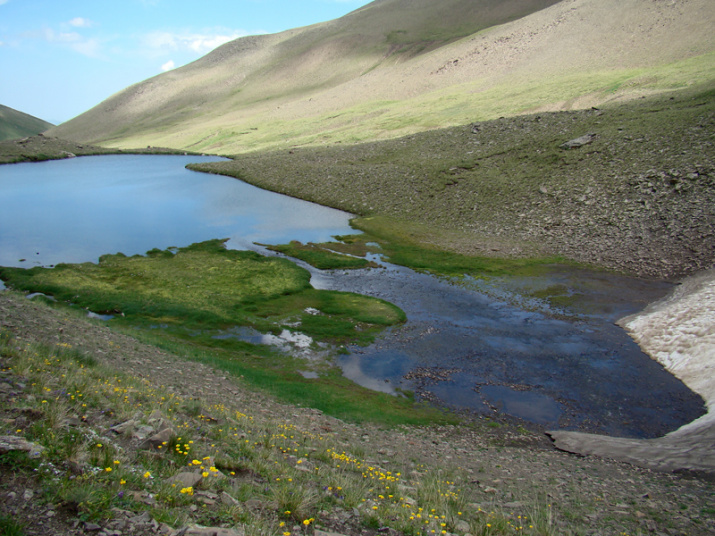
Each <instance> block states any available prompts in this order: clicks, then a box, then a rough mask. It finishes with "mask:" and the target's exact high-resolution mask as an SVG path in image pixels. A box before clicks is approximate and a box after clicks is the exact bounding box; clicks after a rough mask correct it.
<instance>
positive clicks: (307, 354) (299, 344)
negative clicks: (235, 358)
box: [213, 326, 332, 360]
mask: <svg viewBox="0 0 715 536" xmlns="http://www.w3.org/2000/svg"><path fill="white" fill-rule="evenodd" d="M213 338H214V339H237V340H239V341H243V342H247V343H250V344H256V345H265V346H272V347H273V348H275V349H277V350H280V351H281V352H285V353H288V354H290V355H293V356H295V357H302V358H310V359H313V360H316V359H322V358H324V357H325V356H326V355H328V354H329V353H330V352H331V351H332V350H331V349H330V347H329V345H327V344H324V343H316V342H315V341H314V340H313V339H312V338H311V337H309V336H308V335H305V334H303V333H299V332H293V331H290V330H287V329H284V330H283V331H281V333H280V335H274V334H272V333H261V332H260V331H257V330H255V329H253V328H249V327H242V326H235V327H233V328H230V329H227V330H223V331H221V332H219V333H218V334H216V335H213Z"/></svg>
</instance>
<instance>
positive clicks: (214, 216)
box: [0, 155, 352, 268]
mask: <svg viewBox="0 0 715 536" xmlns="http://www.w3.org/2000/svg"><path fill="white" fill-rule="evenodd" d="M212 160H220V159H218V158H212V157H196V156H157V155H109V156H91V157H82V158H73V159H69V160H59V161H49V162H39V163H23V164H13V165H3V166H0V206H2V210H0V265H1V266H21V267H28V268H31V267H32V266H37V265H43V266H48V265H53V264H57V263H60V262H71V263H73V262H86V261H90V262H95V261H96V260H97V259H98V258H99V256H100V255H103V254H105V253H117V252H119V251H121V252H122V253H124V254H125V255H134V254H137V253H139V254H142V253H145V252H146V251H148V250H150V249H153V248H160V249H165V248H168V247H172V246H176V247H183V246H188V245H190V244H192V243H195V242H201V241H204V240H210V239H213V238H230V239H231V241H230V242H229V247H233V248H237V249H238V248H243V247H244V246H246V245H248V244H250V243H251V242H254V241H256V242H262V243H267V244H279V243H285V242H288V241H289V240H293V239H294V240H301V241H305V242H307V241H324V240H329V239H330V237H331V236H333V235H335V234H346V233H350V232H352V230H351V229H350V226H349V223H348V222H349V219H350V215H349V214H346V213H344V212H341V211H338V210H334V209H330V208H326V207H321V206H319V205H315V204H313V203H308V202H306V201H301V200H299V199H293V198H290V197H287V196H283V195H279V194H274V193H271V192H267V191H265V190H261V189H259V188H256V187H254V186H251V185H249V184H246V183H244V182H241V181H238V180H236V179H232V178H230V177H222V176H219V175H208V174H205V173H196V172H193V171H189V170H187V169H185V168H184V166H185V165H186V164H188V163H191V162H206V161H212ZM21 259H25V260H23V261H21Z"/></svg>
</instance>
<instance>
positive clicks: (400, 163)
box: [195, 91, 715, 278]
mask: <svg viewBox="0 0 715 536" xmlns="http://www.w3.org/2000/svg"><path fill="white" fill-rule="evenodd" d="M195 168H196V169H203V170H209V171H212V172H216V173H225V174H228V175H234V176H237V177H240V178H242V179H244V180H246V181H248V182H251V183H254V184H256V185H258V186H261V187H262V188H267V189H270V190H275V191H279V192H283V193H287V194H289V195H293V196H297V197H301V198H305V199H309V200H312V201H316V202H318V203H320V204H324V205H328V206H333V207H336V208H340V209H343V210H347V211H349V212H353V213H356V214H359V215H364V216H373V215H382V216H389V217H392V218H395V219H396V221H400V220H404V221H408V222H410V223H412V224H416V225H419V226H422V230H421V231H420V232H421V235H422V236H421V237H420V240H421V241H423V242H432V243H434V244H435V245H436V246H437V247H440V248H444V249H449V250H453V251H457V252H460V253H465V254H476V255H495V254H496V255H501V256H503V255H516V256H530V255H534V254H548V255H553V254H557V255H563V256H564V257H566V258H570V259H573V260H576V261H579V262H584V263H590V264H595V265H598V266H603V267H608V268H611V269H615V270H619V271H625V272H630V273H634V274H637V275H641V276H646V277H661V278H674V277H679V276H682V275H685V274H689V273H694V272H696V271H698V270H702V269H707V268H709V267H711V266H712V265H713V262H714V261H715V234H713V233H714V231H713V229H715V208H714V207H715V187H714V186H715V97H714V96H713V93H712V91H709V92H704V93H696V94H693V93H679V94H675V96H672V97H669V96H667V95H666V96H660V97H652V98H649V99H643V100H639V101H634V102H630V103H626V104H621V105H612V106H606V107H604V108H603V109H590V110H580V111H573V112H560V113H540V114H533V115H524V116H518V117H508V118H502V119H498V120H494V121H487V122H482V123H474V124H472V125H468V126H464V127H455V128H449V129H440V130H434V131H431V132H424V133H421V134H416V135H413V136H408V137H405V138H400V139H398V140H392V141H384V142H376V143H365V144H360V145H352V146H333V147H326V148H296V149H294V150H291V151H283V152H273V153H258V154H248V155H238V156H236V157H235V160H234V161H232V162H224V163H213V164H202V165H200V166H196V167H195Z"/></svg>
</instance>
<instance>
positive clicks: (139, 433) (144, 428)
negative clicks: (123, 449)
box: [132, 424, 156, 441]
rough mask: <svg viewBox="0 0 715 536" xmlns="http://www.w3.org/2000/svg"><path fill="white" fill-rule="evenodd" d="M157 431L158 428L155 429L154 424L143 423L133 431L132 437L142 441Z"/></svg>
mask: <svg viewBox="0 0 715 536" xmlns="http://www.w3.org/2000/svg"><path fill="white" fill-rule="evenodd" d="M155 432H156V430H155V429H154V427H153V426H149V425H147V424H143V425H141V426H139V427H138V428H137V429H136V430H134V432H132V437H133V438H134V439H139V440H140V441H143V440H145V439H146V438H147V437H149V436H150V435H151V434H153V433H155Z"/></svg>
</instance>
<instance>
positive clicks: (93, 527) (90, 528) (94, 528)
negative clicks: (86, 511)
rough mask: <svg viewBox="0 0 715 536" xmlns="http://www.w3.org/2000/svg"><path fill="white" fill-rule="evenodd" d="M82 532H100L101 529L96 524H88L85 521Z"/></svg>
mask: <svg viewBox="0 0 715 536" xmlns="http://www.w3.org/2000/svg"><path fill="white" fill-rule="evenodd" d="M84 530H86V531H87V532H99V531H100V530H102V527H100V526H99V525H97V524H96V523H90V522H89V521H85V522H84Z"/></svg>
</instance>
